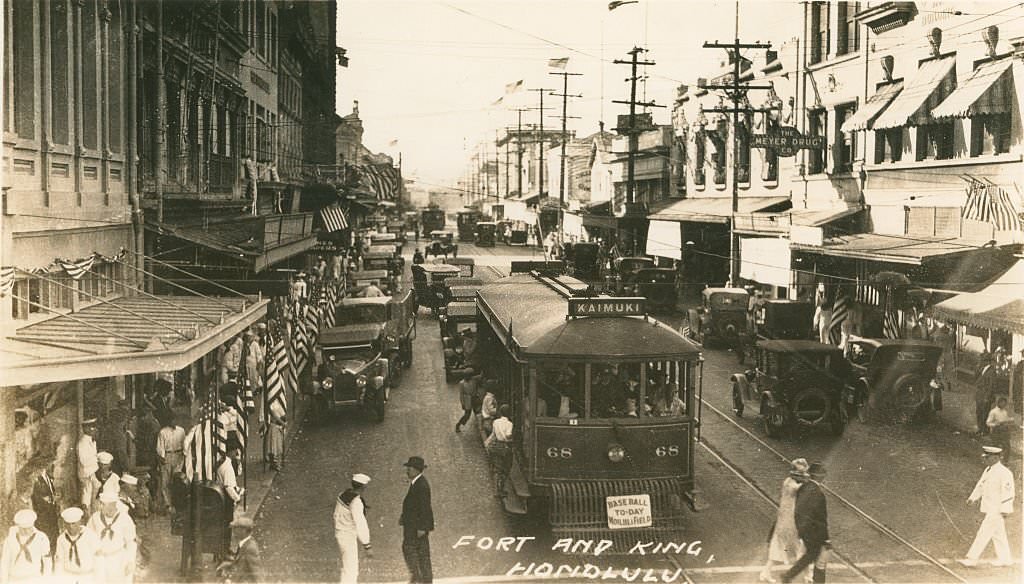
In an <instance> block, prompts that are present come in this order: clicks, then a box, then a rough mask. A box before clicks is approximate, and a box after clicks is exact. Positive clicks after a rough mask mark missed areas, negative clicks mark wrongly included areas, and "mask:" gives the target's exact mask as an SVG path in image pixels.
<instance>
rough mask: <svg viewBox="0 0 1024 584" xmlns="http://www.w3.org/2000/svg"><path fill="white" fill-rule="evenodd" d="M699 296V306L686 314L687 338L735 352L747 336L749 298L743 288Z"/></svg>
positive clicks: (710, 290)
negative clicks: (688, 332) (723, 346)
mask: <svg viewBox="0 0 1024 584" xmlns="http://www.w3.org/2000/svg"><path fill="white" fill-rule="evenodd" d="M701 294H702V301H701V306H699V307H697V308H691V309H689V310H688V311H687V320H688V321H689V322H688V326H689V328H690V336H691V337H692V338H694V339H696V340H697V342H699V343H701V344H703V345H707V346H709V347H710V346H711V343H713V342H714V343H721V344H724V345H726V346H730V347H733V348H739V340H740V338H741V337H743V336H745V335H746V334H747V332H746V331H747V305H748V303H749V302H750V294H748V293H747V291H746V290H744V289H743V288H705V289H704V290H703V291H702V292H701Z"/></svg>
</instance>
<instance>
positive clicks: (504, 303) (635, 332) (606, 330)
mask: <svg viewBox="0 0 1024 584" xmlns="http://www.w3.org/2000/svg"><path fill="white" fill-rule="evenodd" d="M478 298H479V302H480V304H481V309H482V310H483V312H484V313H485V316H488V320H490V321H491V322H492V323H493V324H494V326H495V327H496V328H498V329H500V330H499V333H500V334H501V335H502V336H505V335H507V334H508V332H509V331H508V329H509V328H510V326H511V329H512V337H513V339H514V340H515V342H516V344H517V345H518V346H519V348H520V350H521V351H522V353H523V354H525V355H527V356H535V357H542V356H548V357H570V358H572V357H575V358H590V359H598V358H620V359H640V358H645V357H647V358H652V359H653V358H655V357H658V358H665V357H672V356H675V357H683V358H688V357H693V358H695V357H697V356H699V355H700V349H699V348H698V347H697V346H696V345H694V344H693V343H691V342H690V341H689V340H687V339H686V338H685V337H683V336H682V335H680V334H679V333H678V332H676V331H674V330H673V329H672V328H671V327H669V326H666V325H664V324H663V323H660V322H658V321H656V320H654V319H644V318H643V317H638V316H604V317H580V318H573V319H566V315H567V314H568V302H567V301H566V299H565V298H563V297H562V296H561V295H559V294H558V293H557V292H555V291H554V290H552V289H551V288H549V287H548V286H546V285H545V284H544V283H543V282H540V281H538V280H536V279H535V278H534V277H533V276H531V275H530V274H513V275H511V276H508V277H506V278H502V279H501V280H498V281H496V282H493V283H490V284H487V285H485V286H483V287H482V288H481V289H480V290H479V292H478ZM491 315H493V318H490V316H491ZM510 322H511V325H510V324H509V323H510Z"/></svg>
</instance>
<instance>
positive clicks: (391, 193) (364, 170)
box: [355, 162, 402, 201]
mask: <svg viewBox="0 0 1024 584" xmlns="http://www.w3.org/2000/svg"><path fill="white" fill-rule="evenodd" d="M355 168H356V173H357V175H358V176H359V184H360V185H362V186H363V187H364V188H365V189H366V190H368V191H371V192H373V193H375V194H376V195H377V199H379V200H385V201H389V200H394V199H397V198H398V192H399V189H401V179H402V177H401V176H400V174H399V172H398V169H397V168H395V167H394V166H392V165H391V164H390V163H388V162H383V163H379V164H359V165H355Z"/></svg>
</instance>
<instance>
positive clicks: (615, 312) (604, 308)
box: [569, 297, 647, 316]
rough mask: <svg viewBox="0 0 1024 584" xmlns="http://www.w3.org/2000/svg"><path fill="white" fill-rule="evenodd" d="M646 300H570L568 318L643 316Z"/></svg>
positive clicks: (641, 298) (639, 298) (638, 298)
mask: <svg viewBox="0 0 1024 584" xmlns="http://www.w3.org/2000/svg"><path fill="white" fill-rule="evenodd" d="M645 300H646V298H643V297H635V298H570V299H569V316H643V315H644V314H646V313H647V312H646V310H645V306H644V301H645Z"/></svg>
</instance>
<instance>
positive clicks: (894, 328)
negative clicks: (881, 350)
mask: <svg viewBox="0 0 1024 584" xmlns="http://www.w3.org/2000/svg"><path fill="white" fill-rule="evenodd" d="M886 295H887V296H888V298H887V299H886V301H885V312H884V314H883V315H882V336H883V337H885V338H887V339H898V338H900V315H899V311H897V310H896V308H895V307H894V306H893V299H892V289H891V288H890V289H889V290H888V292H887V294H886Z"/></svg>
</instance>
